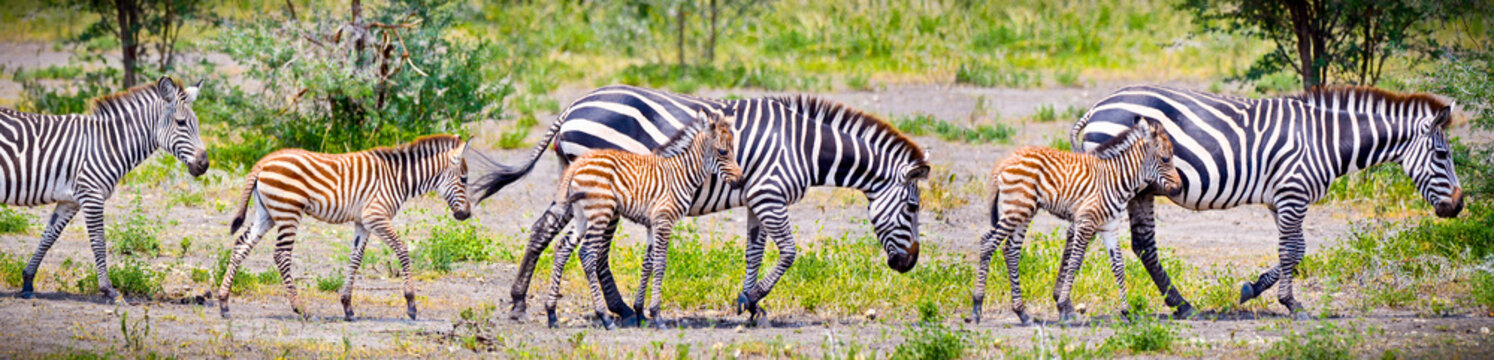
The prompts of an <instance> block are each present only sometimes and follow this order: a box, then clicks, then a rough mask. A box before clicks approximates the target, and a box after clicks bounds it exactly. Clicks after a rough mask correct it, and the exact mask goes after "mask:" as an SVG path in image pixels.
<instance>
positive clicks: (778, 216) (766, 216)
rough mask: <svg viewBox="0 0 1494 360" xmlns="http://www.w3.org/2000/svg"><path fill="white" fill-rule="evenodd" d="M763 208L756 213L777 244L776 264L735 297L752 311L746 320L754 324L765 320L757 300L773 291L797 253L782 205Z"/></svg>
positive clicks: (764, 312) (791, 264) (763, 312)
mask: <svg viewBox="0 0 1494 360" xmlns="http://www.w3.org/2000/svg"><path fill="white" fill-rule="evenodd" d="M765 210H766V211H759V212H758V214H759V216H761V219H762V221H763V227H764V228H765V229H764V230H766V231H767V232H768V237H770V238H772V239H773V243H774V244H777V245H778V264H776V265H774V266H773V270H772V271H769V272H768V274H767V276H764V277H763V279H762V281H759V282H758V283H757V287H756V288H754V289H753V291H752V292H750V293H748V294H745V295H746V298H738V299H737V302H738V303H742V302H744V301H745V302H746V306H745V307H746V308H747V310H749V311H751V312H752V315H751V316H750V317H749V318H748V320H750V321H751V322H752V323H754V324H759V323H766V322H767V311H766V310H763V309H762V307H760V306H758V302H759V301H762V299H763V298H764V297H766V296H768V293H769V292H772V291H773V286H774V285H777V284H778V279H781V278H783V274H784V273H785V272H788V269H789V267H791V266H793V265H794V259H795V258H797V257H798V254H799V250H798V248H797V246H795V244H794V233H793V231H792V229H790V228H789V226H788V215H787V214H785V213H784V209H783V207H781V206H777V205H771V207H769V208H767V209H765Z"/></svg>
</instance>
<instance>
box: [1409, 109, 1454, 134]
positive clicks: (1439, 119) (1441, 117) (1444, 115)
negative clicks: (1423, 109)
mask: <svg viewBox="0 0 1494 360" xmlns="http://www.w3.org/2000/svg"><path fill="white" fill-rule="evenodd" d="M1451 122H1452V106H1451V105H1448V106H1445V107H1443V108H1441V109H1437V110H1436V112H1434V113H1433V114H1432V118H1431V119H1429V120H1427V121H1426V122H1423V123H1422V125H1421V126H1418V129H1417V130H1420V131H1421V133H1423V134H1426V133H1431V132H1432V131H1434V130H1437V129H1442V128H1446V127H1447V124H1449V123H1451Z"/></svg>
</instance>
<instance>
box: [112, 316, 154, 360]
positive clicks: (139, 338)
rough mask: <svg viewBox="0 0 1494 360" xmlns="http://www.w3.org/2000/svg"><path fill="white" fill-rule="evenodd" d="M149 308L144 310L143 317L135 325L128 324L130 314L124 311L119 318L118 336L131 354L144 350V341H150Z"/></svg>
mask: <svg viewBox="0 0 1494 360" xmlns="http://www.w3.org/2000/svg"><path fill="white" fill-rule="evenodd" d="M150 332H151V328H150V307H146V308H145V316H143V317H142V318H141V319H140V320H139V321H136V322H135V323H133V324H131V323H130V312H129V311H125V312H122V313H120V316H119V334H120V335H121V337H123V338H124V341H125V348H126V349H129V350H130V351H131V352H136V353H138V352H141V351H143V350H145V346H146V345H147V344H146V341H149V340H150V336H151V334H150Z"/></svg>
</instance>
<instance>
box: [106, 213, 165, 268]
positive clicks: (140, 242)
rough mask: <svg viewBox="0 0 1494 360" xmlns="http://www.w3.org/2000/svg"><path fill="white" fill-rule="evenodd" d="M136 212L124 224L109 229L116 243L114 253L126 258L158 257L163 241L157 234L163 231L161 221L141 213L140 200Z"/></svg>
mask: <svg viewBox="0 0 1494 360" xmlns="http://www.w3.org/2000/svg"><path fill="white" fill-rule="evenodd" d="M135 201H136V202H135V204H136V207H135V210H134V211H132V212H131V213H130V215H129V216H128V217H126V218H125V221H124V222H122V223H115V224H114V225H113V226H109V227H108V229H107V230H108V231H107V235H108V239H109V241H110V242H112V243H114V252H115V253H118V254H120V255H125V256H147V257H157V256H160V255H161V241H160V240H158V239H156V234H157V233H159V232H160V231H161V224H160V221H159V219H150V218H147V217H146V216H145V214H143V213H141V208H140V207H139V204H140V203H139V198H136V200H135Z"/></svg>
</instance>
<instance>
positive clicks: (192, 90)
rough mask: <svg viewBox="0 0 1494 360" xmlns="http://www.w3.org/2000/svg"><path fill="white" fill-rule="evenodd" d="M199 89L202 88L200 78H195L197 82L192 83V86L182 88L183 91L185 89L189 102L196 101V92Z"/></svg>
mask: <svg viewBox="0 0 1494 360" xmlns="http://www.w3.org/2000/svg"><path fill="white" fill-rule="evenodd" d="M201 90H202V80H197V84H194V85H192V86H188V87H187V89H185V90H183V91H185V92H186V93H187V102H189V103H190V102H193V101H197V93H198V92H199V91H201Z"/></svg>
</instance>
